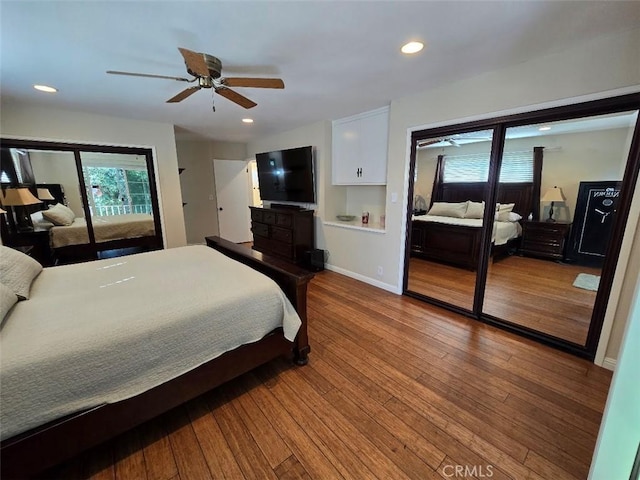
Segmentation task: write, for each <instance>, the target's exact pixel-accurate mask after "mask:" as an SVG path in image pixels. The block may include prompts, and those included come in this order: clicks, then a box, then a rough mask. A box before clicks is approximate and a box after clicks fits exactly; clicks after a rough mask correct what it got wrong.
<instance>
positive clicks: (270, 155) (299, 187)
mask: <svg viewBox="0 0 640 480" xmlns="http://www.w3.org/2000/svg"><path fill="white" fill-rule="evenodd" d="M256 163H257V167H258V184H259V186H260V198H261V199H262V200H268V201H285V202H299V203H315V201H316V196H315V188H314V181H313V178H314V175H313V171H314V170H313V149H312V147H310V146H308V147H298V148H290V149H288V150H277V151H274V152H265V153H258V154H256Z"/></svg>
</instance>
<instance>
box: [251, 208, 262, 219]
mask: <svg viewBox="0 0 640 480" xmlns="http://www.w3.org/2000/svg"><path fill="white" fill-rule="evenodd" d="M251 220H255V221H256V222H262V221H263V220H262V210H257V209H255V208H252V209H251Z"/></svg>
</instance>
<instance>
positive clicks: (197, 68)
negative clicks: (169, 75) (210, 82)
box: [178, 47, 211, 77]
mask: <svg viewBox="0 0 640 480" xmlns="http://www.w3.org/2000/svg"><path fill="white" fill-rule="evenodd" d="M178 50H180V53H181V54H182V57H183V58H184V63H186V64H187V71H188V72H189V73H190V74H192V75H194V76H200V77H209V76H210V75H211V74H210V73H209V67H207V62H205V61H204V55H203V54H202V53H198V52H193V51H191V50H187V49H186V48H180V47H178Z"/></svg>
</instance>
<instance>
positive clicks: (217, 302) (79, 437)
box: [0, 237, 313, 478]
mask: <svg viewBox="0 0 640 480" xmlns="http://www.w3.org/2000/svg"><path fill="white" fill-rule="evenodd" d="M207 244H208V246H193V247H183V248H175V249H169V250H163V251H157V252H147V253H142V254H138V255H132V256H127V257H118V258H114V259H109V260H100V261H96V262H88V263H83V264H76V265H67V266H60V267H53V268H45V269H44V270H43V271H42V272H41V273H40V274H38V275H37V276H36V277H35V279H34V280H33V283H32V285H31V289H30V292H29V295H28V296H29V299H28V300H24V301H19V302H18V303H17V304H16V305H15V306H14V307H13V308H12V309H11V310H10V312H9V313H8V314H7V316H6V317H5V319H4V321H3V324H2V330H1V332H0V339H1V341H2V354H1V355H2V362H1V370H0V374H1V380H2V392H1V394H2V411H1V415H2V419H1V420H2V421H1V425H2V450H1V452H2V476H3V477H5V478H13V477H24V476H27V475H29V474H33V473H37V472H39V471H41V470H43V469H45V468H47V467H49V466H52V465H55V464H57V463H59V462H61V461H63V460H65V459H67V458H70V457H72V456H74V455H76V454H77V453H79V452H80V451H82V450H85V449H87V448H90V447H92V446H94V445H97V444H98V443H101V442H103V441H105V440H107V439H109V438H112V437H114V436H116V435H118V434H120V433H122V432H124V431H126V430H128V429H130V428H133V427H134V426H136V425H138V424H140V423H142V422H144V421H146V420H148V419H150V418H152V417H154V416H157V415H159V414H160V413H163V412H165V411H167V410H169V409H171V408H173V407H175V406H176V405H179V404H181V403H183V402H185V401H188V400H190V399H192V398H195V397H196V396H198V395H200V394H202V393H204V392H206V391H208V390H210V389H211V388H213V387H215V386H217V385H219V384H221V383H223V382H224V381H227V380H229V379H231V378H233V377H235V376H237V375H240V374H242V373H244V372H246V371H248V370H250V369H252V368H254V367H255V366H257V365H260V364H262V363H265V362H267V361H269V360H271V359H273V358H275V357H277V356H280V355H293V358H294V359H295V361H296V362H297V363H299V364H304V363H306V361H307V355H308V353H309V351H310V348H309V345H308V339H307V331H306V287H307V284H308V282H309V280H310V279H311V278H312V277H313V274H311V273H309V272H306V271H304V270H301V269H299V268H298V267H294V266H291V265H289V264H285V263H284V262H280V261H278V260H273V259H270V258H268V257H266V256H262V255H260V254H257V253H256V252H253V251H251V250H249V249H246V248H243V247H239V246H237V245H235V244H232V243H230V242H227V241H225V240H222V239H219V238H217V237H209V238H207ZM210 247H213V248H210ZM5 248H6V247H5ZM216 250H217V251H216ZM223 253H224V254H223ZM236 260H237V261H236ZM242 263H244V264H245V265H243V264H242ZM247 265H249V266H251V267H252V268H249V267H248V266H247ZM3 268H4V267H3ZM255 270H258V271H259V272H262V273H266V274H267V275H268V276H269V277H270V278H267V276H265V275H260V274H258V273H256V271H255ZM167 272H170V273H167ZM195 285H197V286H198V288H194V286H195ZM278 286H279V287H280V288H278ZM248 300H251V301H248ZM116 303H119V304H120V305H121V306H122V307H123V308H121V309H120V310H117V311H116V310H115V305H116ZM62 345H64V348H61V346H62ZM36 452H37V455H34V453H36Z"/></svg>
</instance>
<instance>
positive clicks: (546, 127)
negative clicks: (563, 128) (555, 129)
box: [538, 125, 551, 132]
mask: <svg viewBox="0 0 640 480" xmlns="http://www.w3.org/2000/svg"><path fill="white" fill-rule="evenodd" d="M538 130H539V131H541V132H546V131H548V130H551V127H550V126H549V125H545V126H544V127H540V128H539V129H538Z"/></svg>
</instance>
